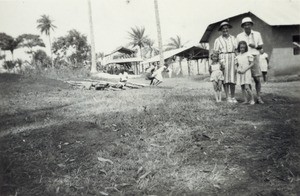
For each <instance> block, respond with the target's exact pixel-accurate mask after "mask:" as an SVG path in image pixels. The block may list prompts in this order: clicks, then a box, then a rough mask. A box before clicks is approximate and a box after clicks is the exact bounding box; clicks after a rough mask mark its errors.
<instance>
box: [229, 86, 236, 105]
mask: <svg viewBox="0 0 300 196" xmlns="http://www.w3.org/2000/svg"><path fill="white" fill-rule="evenodd" d="M229 87H230V95H231V100H232V102H234V103H237V100H236V99H235V84H234V83H229Z"/></svg>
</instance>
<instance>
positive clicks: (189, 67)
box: [187, 60, 191, 76]
mask: <svg viewBox="0 0 300 196" xmlns="http://www.w3.org/2000/svg"><path fill="white" fill-rule="evenodd" d="M190 63H191V62H190V60H188V62H187V65H188V74H189V76H191V65H190Z"/></svg>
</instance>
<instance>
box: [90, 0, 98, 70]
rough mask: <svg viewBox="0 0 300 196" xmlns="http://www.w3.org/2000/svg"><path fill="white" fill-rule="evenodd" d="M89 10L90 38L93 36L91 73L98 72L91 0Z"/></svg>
mask: <svg viewBox="0 0 300 196" xmlns="http://www.w3.org/2000/svg"><path fill="white" fill-rule="evenodd" d="M88 8H89V22H90V36H91V53H92V55H91V56H92V59H91V61H92V66H91V73H96V72H97V65H96V53H95V40H94V28H93V17H92V6H91V0H88Z"/></svg>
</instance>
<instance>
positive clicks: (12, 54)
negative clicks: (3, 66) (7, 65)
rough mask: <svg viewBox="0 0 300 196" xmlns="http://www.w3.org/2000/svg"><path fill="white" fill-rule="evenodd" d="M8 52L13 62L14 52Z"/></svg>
mask: <svg viewBox="0 0 300 196" xmlns="http://www.w3.org/2000/svg"><path fill="white" fill-rule="evenodd" d="M10 52H11V60H12V61H14V51H13V50H11V51H10Z"/></svg>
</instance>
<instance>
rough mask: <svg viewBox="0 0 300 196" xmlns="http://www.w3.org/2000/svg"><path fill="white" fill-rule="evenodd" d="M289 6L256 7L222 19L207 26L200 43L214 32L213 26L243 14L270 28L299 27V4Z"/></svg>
mask: <svg viewBox="0 0 300 196" xmlns="http://www.w3.org/2000/svg"><path fill="white" fill-rule="evenodd" d="M288 5H289V6H285V7H282V6H279V5H276V6H275V2H274V5H273V6H272V5H270V8H269V9H265V8H264V7H260V6H256V7H255V9H252V10H249V11H248V12H243V13H241V14H238V15H235V16H231V17H230V18H224V19H223V20H220V21H217V22H215V23H212V24H210V25H208V27H207V28H206V30H205V32H204V34H203V36H202V38H201V40H200V43H202V42H204V43H205V42H208V40H209V37H210V33H211V32H212V31H213V30H214V28H215V26H216V25H217V24H219V23H221V22H222V21H224V20H230V19H232V18H235V17H238V16H240V15H244V14H250V15H251V14H253V15H255V16H257V17H258V18H260V19H261V20H263V21H264V22H265V23H267V24H268V25H270V26H287V25H300V4H299V3H293V4H288Z"/></svg>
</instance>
